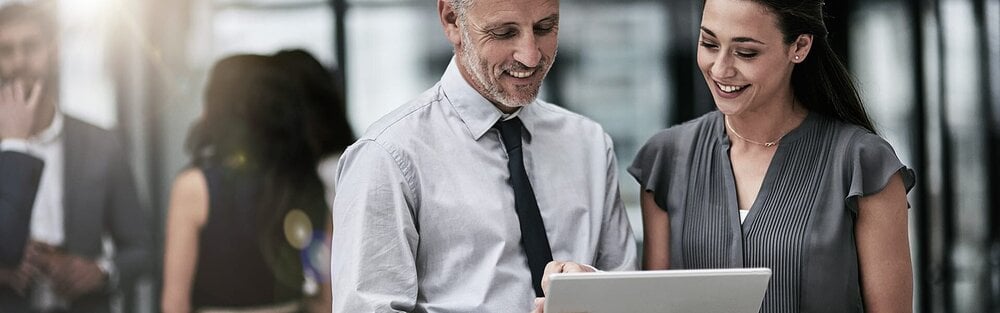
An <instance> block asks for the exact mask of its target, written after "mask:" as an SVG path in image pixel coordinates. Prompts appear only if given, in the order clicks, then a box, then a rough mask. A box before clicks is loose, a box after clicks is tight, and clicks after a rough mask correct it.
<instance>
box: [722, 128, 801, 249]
mask: <svg viewBox="0 0 1000 313" xmlns="http://www.w3.org/2000/svg"><path fill="white" fill-rule="evenodd" d="M718 115H719V124H720V125H719V126H720V128H721V129H719V131H721V135H720V138H721V139H722V143H723V148H724V149H722V157H723V158H724V159H725V161H726V162H725V164H726V165H728V167H727V168H726V170H724V171H723V172H724V173H725V179H726V182H725V188H726V191H727V196H728V199H726V203H727V208H726V211H727V212H730V213H731V214H728V216H729V217H730V219H729V220H730V225H731V226H732V227H734V229H735V230H740V233H741V234H742V236H746V235H747V234H748V233H749V232H750V229H751V228H752V227H753V223H754V221H756V220H757V216H758V215H760V214H759V211H760V210H761V206H763V205H764V201H765V199H767V197H768V196H769V195H770V194H771V192H772V191H773V190H774V187H775V186H774V184H775V180H776V179H777V176H778V171H779V170H780V169H781V167H782V166H783V165H784V163H785V158H786V157H787V151H788V149H787V147H788V146H789V145H790V144H791V143H792V142H794V141H795V140H796V139H798V137H800V136H801V133H802V132H803V130H804V129H805V128H806V126H808V125H810V124H811V123H812V119H813V118H815V115H816V114H815V113H813V112H809V113H808V114H807V115H806V117H805V119H803V120H802V122H801V123H799V125H798V126H796V127H795V128H793V129H792V130H791V131H789V132H788V134H786V135H785V136H784V137H783V138H782V139H781V141H780V142H779V144H778V145H777V147H776V150H775V151H774V156H772V157H771V161H770V162H768V165H767V171H765V172H764V179H763V180H761V183H760V189H758V190H757V195H756V196H755V197H754V200H753V203H752V204H751V205H750V212H749V213H747V217H746V219H744V220H742V221H741V220H740V214H739V208H740V203H739V191H738V190H737V189H736V174H735V172H733V160H732V158H731V157H730V156H729V149H731V148H732V142H731V141H730V139H729V135H728V134H727V133H726V130H725V126H724V123H725V120H724V119H725V115H724V114H722V113H721V112H720V113H719V114H718ZM742 236H741V237H742Z"/></svg>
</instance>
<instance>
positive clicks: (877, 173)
mask: <svg viewBox="0 0 1000 313" xmlns="http://www.w3.org/2000/svg"><path fill="white" fill-rule="evenodd" d="M848 149H850V151H849V152H848V154H847V158H848V162H849V167H848V169H847V170H848V171H850V173H849V174H848V175H849V176H848V180H849V183H850V186H849V188H848V194H847V198H846V199H845V201H846V203H847V207H848V209H850V210H851V211H852V212H854V213H855V214H857V213H858V198H860V197H864V196H869V195H873V194H876V193H879V192H880V191H882V189H884V188H885V186H886V185H888V184H889V179H890V178H892V176H893V175H895V174H896V173H897V172H898V173H900V174H901V175H902V177H903V186H904V187H905V188H906V192H907V193H909V192H910V189H913V186H914V185H915V184H916V175H915V174H914V172H913V170H912V169H910V168H908V167H906V165H903V163H902V162H900V161H899V158H898V157H897V156H896V152H895V151H894V150H893V149H892V146H890V145H889V143H888V142H886V141H885V139H882V137H879V136H878V135H875V134H872V133H865V134H861V135H858V136H856V137H855V138H854V140H853V142H852V143H851V145H850V146H849V147H848ZM908 205H909V204H907V206H908Z"/></svg>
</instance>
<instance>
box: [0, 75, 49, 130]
mask: <svg viewBox="0 0 1000 313" xmlns="http://www.w3.org/2000/svg"><path fill="white" fill-rule="evenodd" d="M41 94H42V83H41V81H38V82H35V85H34V86H32V87H31V92H30V93H27V92H26V90H25V86H24V85H22V84H21V81H15V82H13V83H11V84H6V85H4V86H2V87H0V139H7V138H16V139H27V138H28V136H29V135H31V130H32V127H33V126H34V122H35V111H36V109H37V108H38V101H39V100H40V99H41V97H42V96H41Z"/></svg>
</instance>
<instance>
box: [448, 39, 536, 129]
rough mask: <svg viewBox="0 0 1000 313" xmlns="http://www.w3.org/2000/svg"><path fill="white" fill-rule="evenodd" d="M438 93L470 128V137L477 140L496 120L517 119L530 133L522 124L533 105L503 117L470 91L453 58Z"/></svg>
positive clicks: (488, 102) (471, 89)
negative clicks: (440, 93)
mask: <svg viewBox="0 0 1000 313" xmlns="http://www.w3.org/2000/svg"><path fill="white" fill-rule="evenodd" d="M441 90H442V91H443V92H444V96H445V98H446V99H447V100H448V102H449V103H451V106H452V107H453V108H455V112H457V113H458V117H459V118H460V119H462V122H464V123H465V126H466V127H468V128H469V132H470V133H471V134H472V137H473V138H475V139H476V140H479V138H482V137H483V135H484V134H486V132H487V131H489V130H490V128H492V127H493V125H495V124H496V123H497V121H500V120H507V119H511V118H514V117H520V118H521V121H522V122H523V124H524V125H525V129H526V130H527V131H528V133H529V135H530V133H531V127H528V126H527V125H528V124H529V123H528V122H527V121H525V117H526V116H525V115H526V114H524V112H526V111H530V108H531V107H532V106H534V105H533V104H529V105H527V106H525V107H523V108H521V109H519V110H517V111H515V112H514V113H511V114H509V115H507V114H504V113H503V112H502V111H500V109H497V107H496V106H494V105H493V103H492V102H490V101H489V100H486V98H485V97H483V95H481V94H479V91H476V89H475V88H472V85H470V84H469V82H468V81H466V80H465V77H462V72H461V71H459V69H458V62H457V61H456V60H455V58H454V57H452V58H451V62H449V63H448V69H447V70H445V71H444V75H443V76H442V77H441Z"/></svg>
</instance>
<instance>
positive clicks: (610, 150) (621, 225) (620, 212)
mask: <svg viewBox="0 0 1000 313" xmlns="http://www.w3.org/2000/svg"><path fill="white" fill-rule="evenodd" d="M604 142H605V146H606V147H607V160H608V164H607V172H606V175H607V180H606V181H607V186H606V187H605V198H606V200H605V202H604V210H603V211H604V212H605V213H604V214H605V217H604V223H602V226H601V227H602V229H601V238H600V242H599V245H600V246H599V247H598V250H597V262H596V264H595V265H596V267H597V268H598V269H600V270H607V271H634V270H636V269H638V268H639V263H638V259H637V257H636V250H637V247H636V242H635V236H634V235H633V234H632V226H631V225H630V224H629V220H628V214H627V213H626V212H625V205H624V204H623V203H622V198H621V192H620V191H619V188H618V160H617V158H616V157H615V149H614V144H613V143H612V141H611V137H609V136H608V135H607V134H605V135H604Z"/></svg>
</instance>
